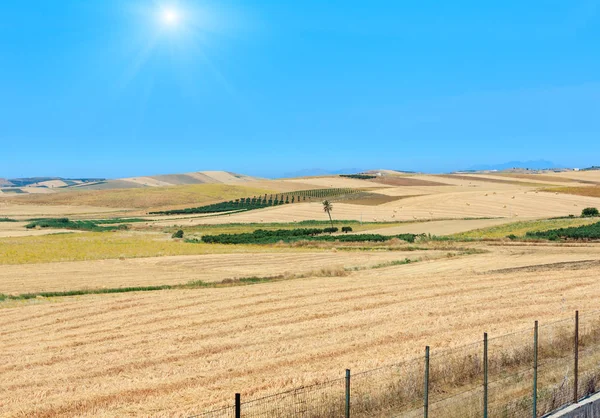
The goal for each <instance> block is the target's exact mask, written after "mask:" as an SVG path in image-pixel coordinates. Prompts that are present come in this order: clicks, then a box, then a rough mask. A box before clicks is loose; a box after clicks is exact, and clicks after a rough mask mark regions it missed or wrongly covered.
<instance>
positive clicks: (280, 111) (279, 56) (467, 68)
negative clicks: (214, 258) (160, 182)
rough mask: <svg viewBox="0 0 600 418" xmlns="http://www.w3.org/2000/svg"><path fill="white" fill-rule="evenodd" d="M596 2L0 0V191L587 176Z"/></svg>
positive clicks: (597, 151) (597, 88)
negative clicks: (531, 165) (303, 172)
mask: <svg viewBox="0 0 600 418" xmlns="http://www.w3.org/2000/svg"><path fill="white" fill-rule="evenodd" d="M599 45H600V1H594V0H570V1H565V0H560V1H557V0H544V1H542V0H537V1H535V0H534V1H523V0H504V1H493V2H487V1H467V0H453V1H443V2H442V1H432V0H421V1H410V0H407V1H398V0H394V1H383V0H380V1H378V0H373V1H364V0H361V1H358V0H344V1H337V0H334V1H323V0H302V1H283V0H282V1H275V0H270V1H269V0H262V1H261V0H239V1H234V0H218V1H216V0H215V1H210V0H207V1H192V0H172V1H169V0H166V1H161V0H157V1H152V0H85V1H84V0H60V1H48V0H2V1H1V2H0V177H24V176H42V175H43V176H68V177H96V176H97V177H120V176H130V175H144V174H146V175H150V174H160V173H180V172H187V171H198V170H229V171H235V172H241V173H246V174H252V175H262V176H277V175H281V174H282V173H287V172H292V171H295V170H300V169H305V168H308V169H310V168H317V167H318V168H325V169H338V168H345V167H359V168H392V169H404V170H420V171H447V170H453V169H462V168H467V167H470V166H472V165H475V164H490V163H491V164H493V163H502V162H506V161H511V160H533V159H545V160H550V161H553V162H555V163H557V164H560V165H563V166H576V167H581V166H588V165H592V164H600V46H599Z"/></svg>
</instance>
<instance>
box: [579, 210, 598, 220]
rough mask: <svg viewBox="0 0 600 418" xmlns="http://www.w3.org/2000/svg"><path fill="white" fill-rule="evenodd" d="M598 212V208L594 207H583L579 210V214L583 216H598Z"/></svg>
mask: <svg viewBox="0 0 600 418" xmlns="http://www.w3.org/2000/svg"><path fill="white" fill-rule="evenodd" d="M598 214H599V213H598V209H596V208H585V209H584V210H582V211H581V216H582V217H583V218H588V217H592V216H598Z"/></svg>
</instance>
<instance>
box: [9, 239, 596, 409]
mask: <svg viewBox="0 0 600 418" xmlns="http://www.w3.org/2000/svg"><path fill="white" fill-rule="evenodd" d="M484 249H486V250H488V251H489V252H487V253H484V254H473V255H464V256H459V257H451V258H444V259H436V260H430V261H422V262H418V263H414V264H409V265H403V266H393V267H388V268H381V269H376V270H365V271H358V272H352V273H351V274H349V275H348V276H345V277H315V278H304V279H295V280H287V281H281V282H276V283H268V284H260V285H253V286H243V287H231V288H219V289H197V290H166V291H160V292H148V293H131V294H120V295H93V296H80V297H72V298H62V299H59V298H57V299H55V300H53V299H37V300H33V301H28V302H10V303H9V304H7V305H6V306H3V308H2V309H0V318H1V320H2V323H3V324H4V326H3V328H2V330H1V331H0V338H1V341H2V350H1V352H0V356H1V357H2V366H0V373H1V374H2V377H3V382H6V383H5V384H4V388H3V390H4V391H3V395H2V403H1V404H0V407H1V408H2V411H3V414H4V415H8V416H39V417H52V416H115V417H116V416H140V415H142V416H185V415H186V414H191V413H193V412H198V411H199V410H202V408H205V407H209V406H214V405H219V404H222V403H223V402H227V401H230V398H231V396H232V394H233V393H234V392H241V393H242V394H243V396H245V397H255V396H259V395H264V394H267V393H272V392H278V391H281V390H283V389H286V388H291V387H295V386H300V385H303V384H307V383H311V382H314V381H319V380H321V379H326V378H335V377H340V376H341V375H342V371H343V370H344V369H345V368H352V369H353V370H356V371H360V370H362V369H368V368H373V367H377V366H380V365H383V364H387V363H390V362H393V361H395V360H399V359H402V358H406V357H412V356H416V355H418V354H419V353H420V351H421V349H422V347H423V346H424V345H426V344H429V345H431V346H433V347H435V348H442V347H448V346H453V345H457V344H459V343H464V342H468V341H475V340H477V339H479V338H480V334H481V332H483V331H488V332H490V333H491V335H499V334H502V333H505V332H508V331H513V330H515V329H520V328H523V327H525V326H529V325H530V324H531V323H532V321H533V320H534V319H538V320H540V321H542V322H543V321H550V320H553V319H557V318H562V317H564V316H565V315H568V314H569V313H570V312H571V311H572V310H574V309H576V308H577V309H580V310H582V311H583V312H585V311H586V310H592V309H596V308H597V303H596V301H597V299H598V297H599V296H600V286H598V284H597V271H598V265H599V263H600V255H599V254H600V253H599V252H598V247H597V246H595V245H578V246H568V247H565V246H556V245H554V246H552V245H535V246H520V245H506V246H500V247H498V246H491V247H484ZM557 262H560V263H564V264H562V265H561V266H560V268H558V269H557V268H555V266H556V264H555V263H557ZM507 267H510V269H507Z"/></svg>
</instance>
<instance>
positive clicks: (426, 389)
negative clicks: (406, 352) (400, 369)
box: [423, 346, 429, 418]
mask: <svg viewBox="0 0 600 418" xmlns="http://www.w3.org/2000/svg"><path fill="white" fill-rule="evenodd" d="M428 414H429V346H427V347H425V386H424V388H423V417H424V418H427V416H428Z"/></svg>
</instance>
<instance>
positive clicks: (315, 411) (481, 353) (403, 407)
mask: <svg viewBox="0 0 600 418" xmlns="http://www.w3.org/2000/svg"><path fill="white" fill-rule="evenodd" d="M598 389H600V311H593V312H589V313H587V314H586V315H583V316H580V315H579V311H576V312H575V316H574V317H573V318H569V319H564V320H559V321H555V322H551V323H547V324H540V323H539V322H538V321H535V322H534V324H533V327H532V328H530V329H524V330H521V331H517V332H513V333H510V334H505V335H501V336H497V337H490V336H488V333H484V335H483V339H482V340H481V341H479V342H476V343H473V344H468V345H464V346H460V347H456V348H452V349H446V350H440V351H435V350H433V349H431V348H430V347H429V346H428V347H426V348H425V354H424V356H423V357H419V358H415V359H412V360H407V361H403V362H400V363H395V364H391V365H388V366H384V367H379V368H376V369H372V370H365V371H362V372H360V373H351V371H350V370H346V372H345V377H343V378H339V379H333V380H329V381H325V382H322V383H318V384H314V385H311V386H305V387H300V388H296V389H292V390H289V391H286V392H282V393H277V394H274V395H269V396H266V397H262V398H259V399H252V400H247V401H243V402H242V397H241V395H240V394H235V396H234V397H233V398H234V403H233V404H231V405H228V406H225V407H223V408H220V409H214V410H212V411H208V412H205V413H202V414H199V415H195V416H194V417H198V418H200V417H202V418H239V417H244V418H281V417H302V418H317V417H340V418H342V417H343V418H349V417H350V416H352V417H360V418H362V417H373V416H393V417H410V418H412V417H424V418H429V417H449V418H454V417H456V418H459V417H460V418H469V417H484V418H488V417H517V418H518V417H534V418H535V417H541V416H543V415H545V414H547V413H549V412H551V411H554V410H556V409H559V408H561V407H564V406H567V405H570V404H572V403H576V402H578V401H579V400H581V399H582V398H585V397H587V396H589V395H590V394H592V393H594V392H596V391H597V390H598Z"/></svg>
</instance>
